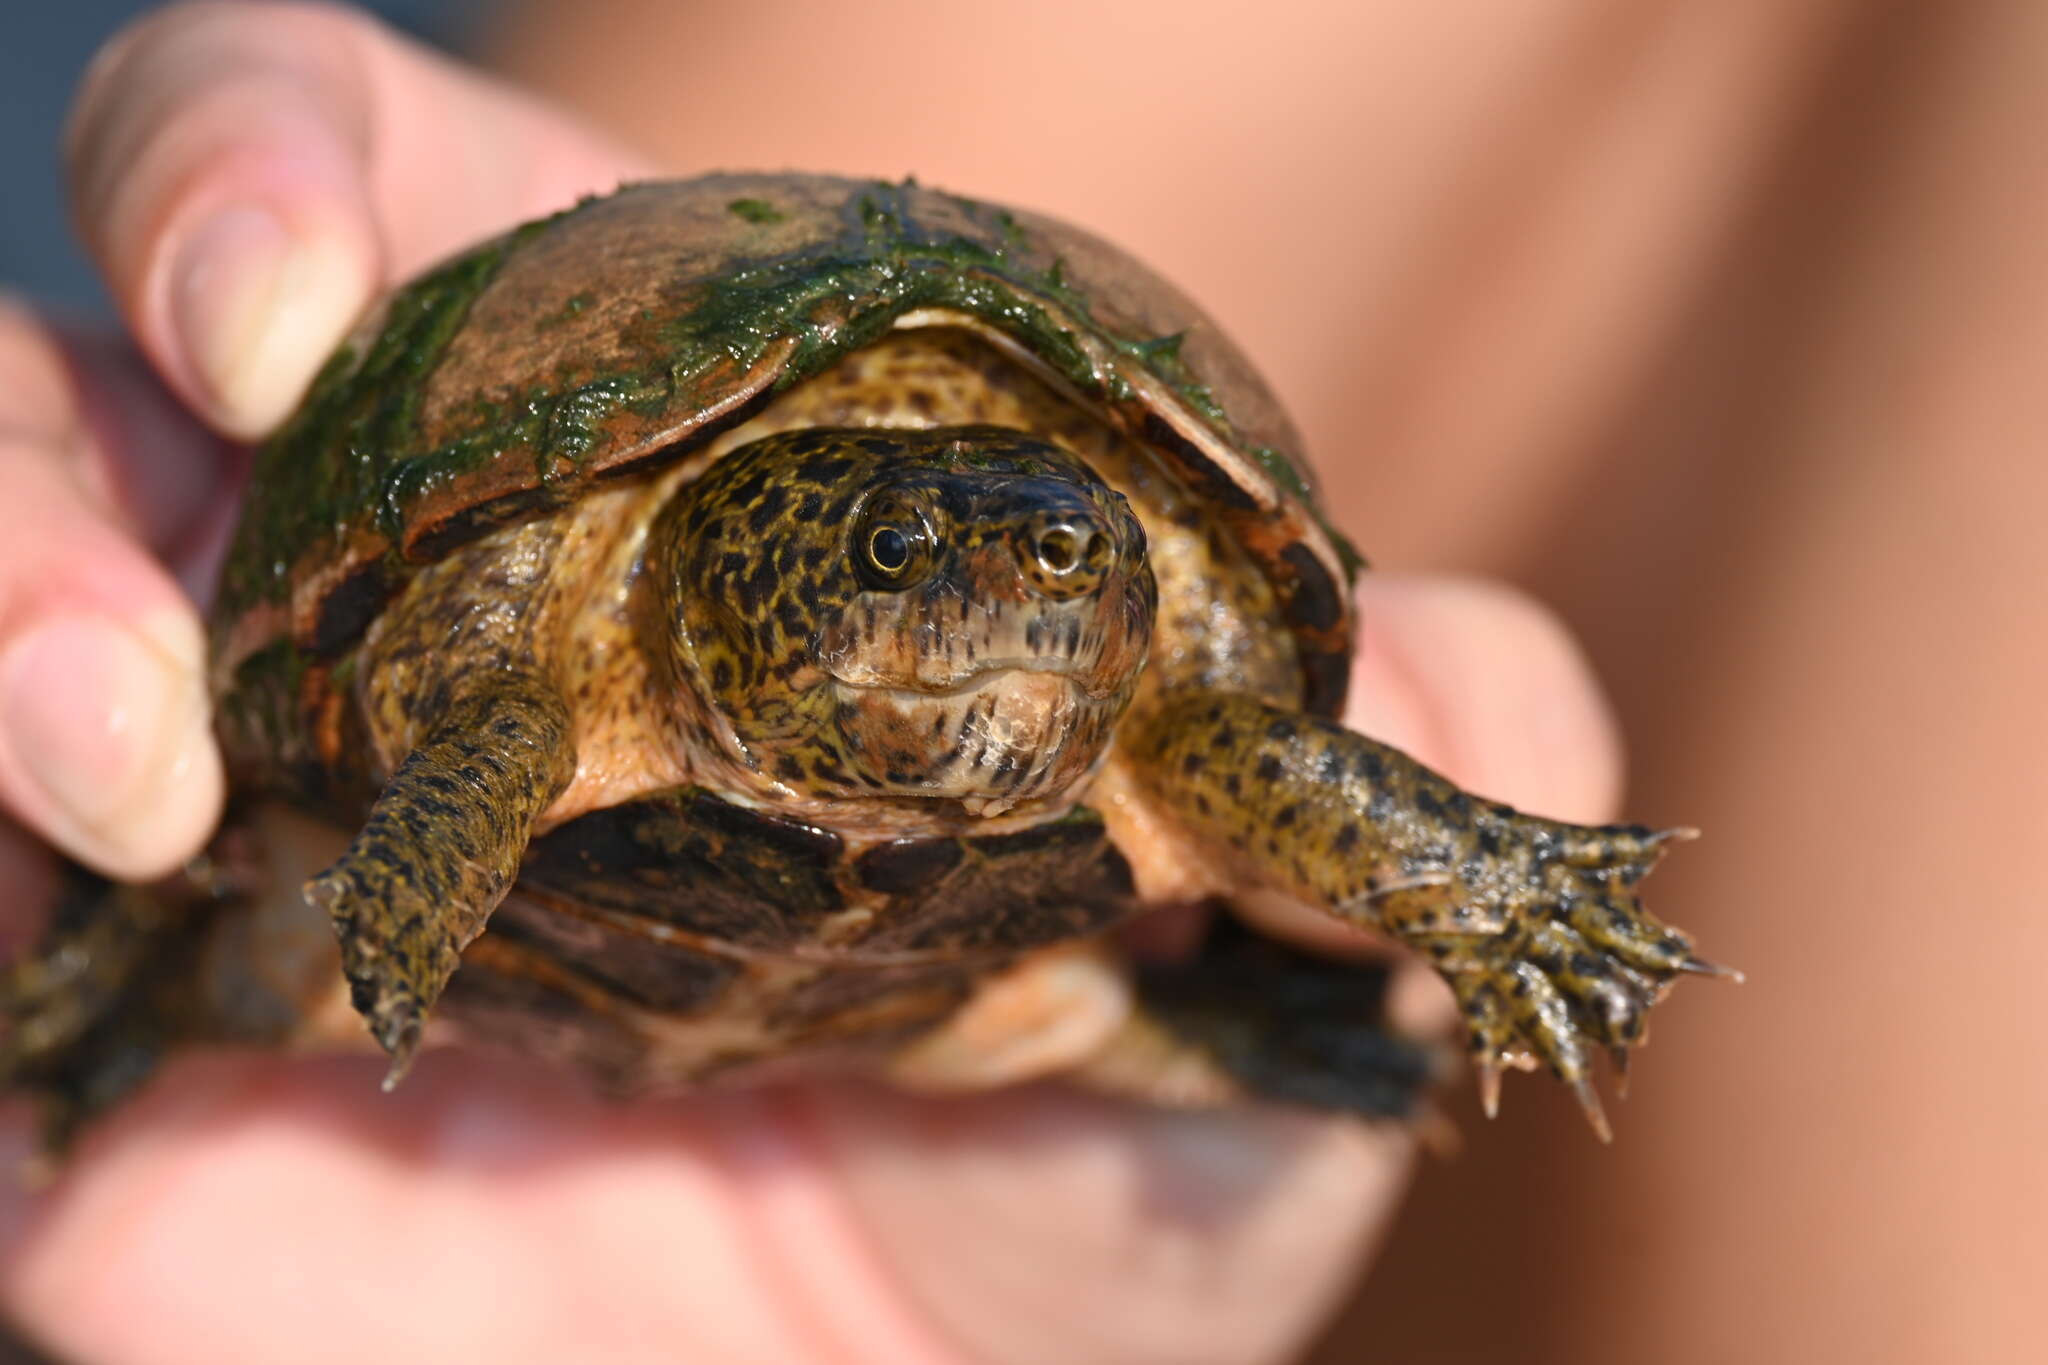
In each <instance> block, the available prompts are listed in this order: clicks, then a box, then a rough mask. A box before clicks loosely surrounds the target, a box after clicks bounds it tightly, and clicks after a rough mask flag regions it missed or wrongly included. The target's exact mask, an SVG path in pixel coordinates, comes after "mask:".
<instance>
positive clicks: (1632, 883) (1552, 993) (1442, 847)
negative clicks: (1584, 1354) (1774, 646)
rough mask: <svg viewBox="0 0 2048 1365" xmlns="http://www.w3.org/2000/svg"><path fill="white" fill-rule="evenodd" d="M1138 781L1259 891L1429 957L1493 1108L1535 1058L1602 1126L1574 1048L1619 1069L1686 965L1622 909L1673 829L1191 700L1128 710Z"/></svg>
mask: <svg viewBox="0 0 2048 1365" xmlns="http://www.w3.org/2000/svg"><path fill="white" fill-rule="evenodd" d="M1133 720H1134V724H1133V726H1132V727H1131V729H1132V731H1133V732H1134V733H1132V734H1131V735H1130V745H1129V749H1128V751H1129V752H1130V754H1131V756H1132V757H1133V759H1135V760H1136V765H1137V767H1138V770H1139V772H1140V774H1141V780H1143V781H1144V782H1145V783H1146V784H1147V785H1148V786H1149V787H1150V789H1151V790H1152V791H1153V792H1154V793H1155V794H1156V795H1157V796H1159V797H1160V798H1162V799H1163V800H1164V802H1165V803H1166V804H1167V805H1168V806H1169V807H1170V808H1171V809H1172V810H1173V811H1174V813H1175V814H1176V815H1177V816H1179V818H1180V819H1181V820H1182V821H1183V822H1184V823H1185V824H1186V825H1187V826H1188V827H1189V828H1190V829H1192V830H1194V831H1195V832H1196V833H1198V834H1199V835H1201V836H1203V837H1205V838H1210V839H1215V840H1218V841H1220V842H1222V843H1224V844H1227V845H1228V846H1229V847H1230V848H1231V849H1233V850H1235V852H1236V853H1237V854H1238V855H1239V857H1240V858H1241V860H1242V861H1243V862H1244V863H1246V864H1248V865H1249V867H1250V869H1251V870H1252V872H1253V873H1254V874H1255V875H1256V876H1258V877H1259V878H1260V879H1261V880H1262V881H1264V882H1265V883H1266V884H1268V885H1271V886H1274V887H1277V888H1280V889H1283V890H1286V891H1288V892H1290V893H1292V894H1294V895H1296V896H1298V897H1301V898H1302V899H1304V900H1307V901H1309V902H1310V903H1312V904H1315V905H1318V906H1321V907H1323V908H1325V909H1327V910H1328V911H1330V912H1331V913H1332V914H1334V915H1335V916H1337V917H1338V918H1340V919H1343V920H1345V921H1348V922H1350V923H1352V924H1355V925H1359V926H1361V927H1365V928H1370V929H1376V930H1379V931H1381V932H1384V933H1387V934H1390V935H1392V936H1394V937H1395V938H1398V939H1400V940H1401V941H1402V942H1403V943H1406V944H1408V945H1409V946H1411V947H1413V948H1415V949H1416V950H1418V951H1420V952H1422V953H1424V954H1426V955H1427V956H1428V957H1429V958H1430V959H1431V960H1432V961H1433V962H1434V963H1435V964H1436V966H1437V968H1438V970H1439V971H1441V972H1442V973H1443V974H1444V976H1445V977H1446V978H1447V979H1448V980H1449V981H1450V983H1451V988H1452V990H1453V991H1454V992H1455V993H1456V995H1457V998H1458V1003H1459V1006H1460V1008H1461V1009H1462V1011H1463V1015H1464V1022H1465V1026H1466V1029H1467V1034H1468V1042H1469V1045H1470V1048H1471V1051H1472V1054H1473V1058H1474V1062H1475V1065H1476V1066H1477V1067H1478V1069H1479V1073H1480V1080H1481V1086H1482V1095H1483V1097H1484V1099H1485V1101H1486V1105H1487V1108H1488V1111H1489V1112H1491V1111H1492V1109H1493V1107H1494V1105H1495V1102H1496V1098H1495V1097H1496V1096H1497V1094H1498V1085H1499V1074H1500V1068H1501V1067H1502V1066H1503V1065H1515V1064H1526V1063H1527V1062H1528V1061H1529V1060H1530V1059H1531V1058H1536V1059H1541V1060H1542V1061H1543V1062H1545V1063H1548V1064H1549V1066H1550V1068H1551V1070H1552V1071H1553V1072H1555V1073H1556V1074H1557V1075H1558V1076H1560V1077H1562V1078H1563V1079H1564V1080H1565V1081H1566V1082H1567V1083H1569V1084H1570V1085H1572V1086H1573V1087H1574V1088H1575V1089H1576V1090H1577V1091H1578V1093H1579V1096H1580V1099H1581V1101H1582V1103H1583V1104H1584V1105H1585V1107H1586V1111H1587V1116H1588V1118H1589V1119H1591V1121H1592V1123H1593V1126H1594V1128H1595V1129H1596V1130H1597V1131H1599V1132H1600V1134H1601V1135H1602V1136H1603V1137H1604V1136H1606V1134H1607V1124H1606V1120H1605V1118H1604V1117H1603V1116H1602V1114H1601V1112H1600V1106H1599V1101H1598V1100H1597V1099H1596V1098H1595V1096H1594V1092H1593V1089H1592V1085H1591V1079H1590V1072H1589V1057H1588V1051H1589V1047H1591V1046H1605V1047H1607V1048H1609V1049H1611V1050H1612V1053H1613V1056H1614V1058H1615V1061H1616V1063H1617V1065H1624V1064H1625V1063H1626V1058H1627V1049H1628V1048H1629V1047H1631V1046H1633V1045H1634V1044H1636V1043H1638V1042H1641V1041H1642V1039H1643V1034H1644V1016H1645V1013H1646V1012H1647V1010H1648V1009H1649V1007H1650V1006H1651V1005H1652V1004H1654V1003H1655V1002H1656V1001H1657V1000H1658V998H1659V997H1661V996H1662V995H1663V993H1664V991H1665V990H1666V989H1667V988H1668V987H1669V985H1670V984H1671V982H1672V981H1673V980H1674V979H1675V978H1676V977H1677V975H1678V974H1679V973H1681V972H1716V971H1718V970H1719V969H1717V968H1715V967H1713V966H1712V965H1710V964H1708V963H1706V962H1704V961H1702V960H1701V959H1699V958H1698V957H1696V956H1694V954H1693V951H1692V943H1691V941H1690V940H1689V939H1687V938H1686V936H1685V935H1683V934H1681V933H1678V932H1676V931H1674V930H1671V929H1668V928H1666V927H1665V926H1663V925H1662V924H1660V923H1658V922H1657V920H1655V919H1654V918H1652V917H1651V916H1650V914H1649V913H1648V912H1647V911H1645V910H1644V909H1643V908H1642V906H1641V905H1640V904H1639V903H1638V902H1637V899H1636V883H1637V882H1639V881H1641V880H1642V878H1643V876H1644V874H1646V873H1647V872H1648V871H1649V870H1650V869H1651V868H1652V867H1653V866H1655V864H1656V862H1657V860H1658V858H1659V857H1660V856H1662V853H1663V851H1664V845H1665V844H1667V843H1668V842H1670V841H1671V840H1672V839H1674V838H1676V837H1680V835H1681V833H1682V832H1681V831H1672V830H1667V831H1663V832H1655V831H1652V830H1649V829H1645V828H1643V827H1641V826H1637V825H1601V826H1585V825H1572V824H1565V823H1562V822H1559V821H1555V820H1545V819H1540V818H1538V817H1535V816H1530V815H1524V814H1522V813H1520V812H1519V811H1516V810H1514V809H1513V808H1511V807H1509V806H1505V805H1502V804H1500V803H1499V802H1495V801H1486V800H1482V799H1481V798H1479V797H1476V796H1472V795H1470V794H1469V793H1467V792H1464V791H1461V790H1460V789H1459V788H1458V787H1457V786H1456V785H1454V784H1453V783H1451V782H1450V781H1448V780H1446V779H1445V778H1443V777H1441V776H1439V775H1438V774H1436V773H1435V772H1432V771H1431V770H1430V769H1428V768H1425V767H1424V766H1422V765H1421V764H1420V763H1417V762H1416V761H1415V760H1414V759H1412V758H1409V757H1408V756H1407V755H1405V754H1403V753H1401V752H1399V751H1398V750H1395V749H1391V748H1388V747H1387V746H1386V745H1384V744H1378V743H1375V742H1374V741H1372V740H1370V739H1367V738H1365V737H1364V736H1363V735H1359V734H1354V733H1353V732H1351V731H1349V730H1346V729H1345V728H1344V727H1342V726H1340V725H1337V724H1335V723H1334V722H1331V721H1326V720H1321V719H1317V718H1315V717H1310V716H1304V715H1301V714H1299V713H1296V712H1290V711H1284V710H1281V709H1279V708H1276V707H1272V706H1268V705H1266V704H1264V703H1262V702H1259V701H1255V700H1253V699H1251V698H1249V697H1243V696H1236V695H1227V694H1219V693H1196V694H1193V695H1189V696H1183V697H1180V698H1176V699H1174V700H1171V701H1166V702H1164V703H1162V704H1161V705H1160V706H1159V707H1158V709H1156V710H1154V711H1153V712H1151V713H1150V714H1149V715H1147V716H1144V717H1134V718H1133Z"/></svg>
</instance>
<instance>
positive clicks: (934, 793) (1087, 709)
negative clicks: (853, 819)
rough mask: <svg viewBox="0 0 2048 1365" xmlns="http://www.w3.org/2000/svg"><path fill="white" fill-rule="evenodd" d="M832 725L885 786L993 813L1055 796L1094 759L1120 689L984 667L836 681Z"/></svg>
mask: <svg viewBox="0 0 2048 1365" xmlns="http://www.w3.org/2000/svg"><path fill="white" fill-rule="evenodd" d="M834 689H835V692H836V703H837V716H836V724H835V727H834V728H835V729H836V730H837V731H838V733H839V735H840V736H841V737H842V739H843V741H844V742H845V745H846V748H847V750H848V751H849V752H851V753H854V754H858V755H859V756H860V759H861V764H860V766H861V768H862V769H863V770H865V771H866V772H868V773H869V774H871V775H873V777H874V778H875V779H876V785H877V786H878V787H880V788H882V789H884V790H886V791H888V792H889V793H891V794H893V795H902V796H916V797H924V798H937V799H942V800H945V799H949V800H956V801H961V802H964V803H966V804H967V806H968V808H969V809H970V810H972V811H974V812H976V813H979V814H985V815H992V814H997V813H1000V812H1001V811H1004V810H1007V809H1009V808H1010V807H1012V806H1015V805H1018V804H1020V803H1023V802H1027V801H1038V800H1046V799H1050V798H1052V797H1056V796H1058V795H1059V794H1060V793H1061V792H1063V791H1065V790H1067V789H1068V788H1069V787H1071V786H1073V785H1074V784H1075V783H1076V782H1077V781H1079V780H1080V779H1081V778H1082V777H1084V776H1085V775H1086V774H1087V773H1088V772H1089V771H1090V770H1091V769H1092V768H1093V767H1094V765H1095V761H1096V759H1097V758H1098V757H1100V755H1101V753H1102V750H1103V748H1104V746H1105V745H1106V743H1107V742H1108V739H1109V735H1110V732H1111V731H1112V729H1113V728H1114V727H1115V725H1116V722H1117V719H1118V718H1119V717H1120V716H1121V715H1122V713H1123V709H1124V703H1125V700H1126V698H1125V697H1124V696H1121V695H1116V694H1111V695H1108V696H1091V695H1089V693H1088V692H1087V691H1086V690H1084V688H1083V687H1082V686H1081V684H1080V681H1079V680H1078V679H1077V678H1076V677H1075V676H1074V675H1073V674H1072V673H1070V672H1065V671H1060V670H1054V669H1045V668H1001V669H986V670H983V671H981V672H980V673H978V674H976V675H974V676H973V677H971V678H969V679H967V680H966V681H964V682H962V683H961V684H960V685H958V686H956V687H952V688H948V689H945V690H943V691H931V690H927V689H924V688H904V687H887V686H855V685H849V684H845V683H835V684H834Z"/></svg>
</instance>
